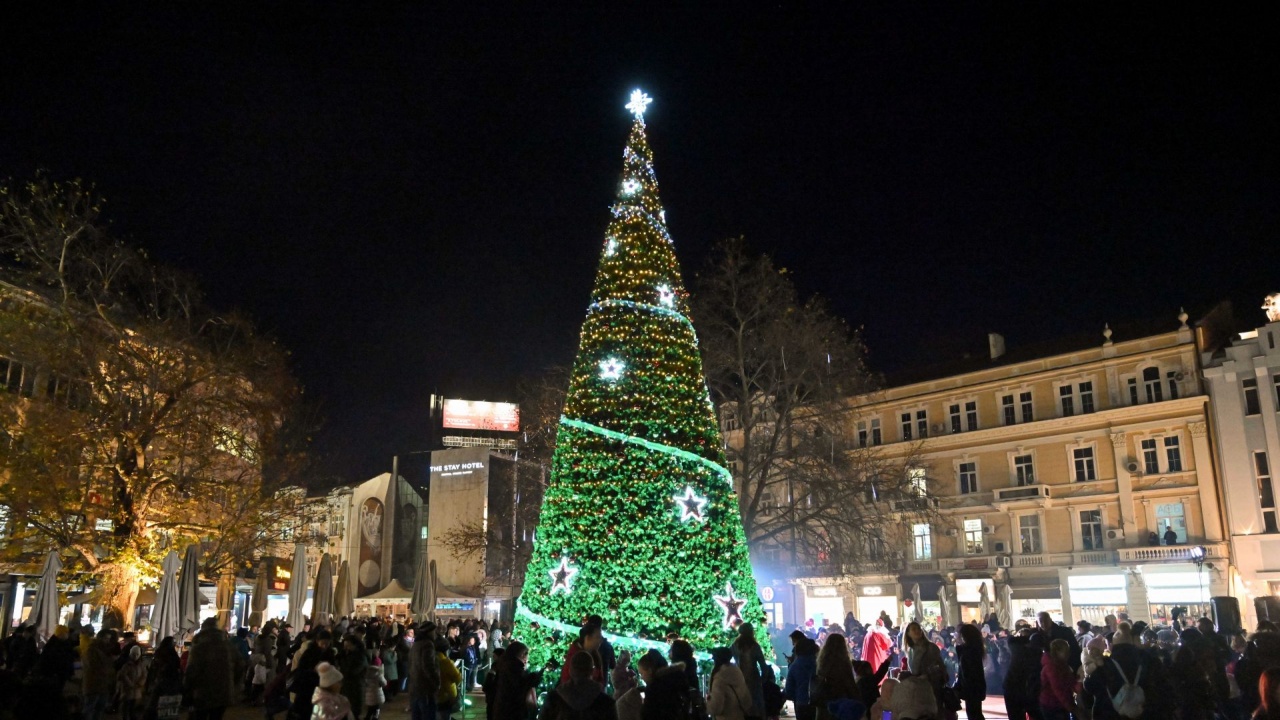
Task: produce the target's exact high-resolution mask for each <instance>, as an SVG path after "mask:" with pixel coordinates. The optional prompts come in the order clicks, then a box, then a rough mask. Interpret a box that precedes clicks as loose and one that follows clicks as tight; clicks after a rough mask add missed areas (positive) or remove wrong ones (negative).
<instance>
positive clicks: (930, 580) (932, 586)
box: [898, 575, 942, 602]
mask: <svg viewBox="0 0 1280 720" xmlns="http://www.w3.org/2000/svg"><path fill="white" fill-rule="evenodd" d="M898 580H899V582H901V583H902V596H903V597H910V596H911V586H912V585H915V584H916V583H919V584H920V600H921V601H922V602H930V601H932V602H937V600H938V590H939V589H940V588H941V587H942V576H941V575H903V576H902V577H900V578H898Z"/></svg>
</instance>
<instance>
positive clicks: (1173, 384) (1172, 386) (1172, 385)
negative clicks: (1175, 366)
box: [1164, 370, 1178, 400]
mask: <svg viewBox="0 0 1280 720" xmlns="http://www.w3.org/2000/svg"><path fill="white" fill-rule="evenodd" d="M1164 376H1165V378H1166V379H1168V380H1169V399H1170V400H1177V399H1178V371H1177V370H1170V371H1169V372H1167V373H1165V374H1164Z"/></svg>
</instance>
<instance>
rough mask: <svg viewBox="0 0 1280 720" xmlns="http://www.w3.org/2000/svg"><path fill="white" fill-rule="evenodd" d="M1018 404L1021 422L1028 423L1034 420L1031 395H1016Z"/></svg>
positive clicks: (1026, 393) (1025, 393)
mask: <svg viewBox="0 0 1280 720" xmlns="http://www.w3.org/2000/svg"><path fill="white" fill-rule="evenodd" d="M1018 403H1019V404H1020V405H1022V422H1024V423H1029V422H1031V421H1032V420H1034V419H1035V414H1034V413H1033V412H1032V407H1031V393H1030V392H1024V393H1021V394H1020V395H1018Z"/></svg>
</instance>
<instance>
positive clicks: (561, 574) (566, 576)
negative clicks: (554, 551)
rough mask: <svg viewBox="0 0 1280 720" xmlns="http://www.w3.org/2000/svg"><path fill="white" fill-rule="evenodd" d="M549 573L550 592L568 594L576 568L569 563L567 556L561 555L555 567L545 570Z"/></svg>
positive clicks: (571, 588) (576, 572) (571, 587)
mask: <svg viewBox="0 0 1280 720" xmlns="http://www.w3.org/2000/svg"><path fill="white" fill-rule="evenodd" d="M547 573H548V574H549V575H551V594H552V595H555V594H556V593H557V592H564V594H565V595H568V594H569V593H570V591H572V590H573V578H574V576H575V575H577V574H578V568H576V567H573V566H571V565H570V564H569V556H568V555H561V556H560V564H559V565H558V566H557V567H553V568H551V569H550V570H549V571H547Z"/></svg>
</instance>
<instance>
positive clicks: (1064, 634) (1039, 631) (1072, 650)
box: [1032, 612, 1083, 670]
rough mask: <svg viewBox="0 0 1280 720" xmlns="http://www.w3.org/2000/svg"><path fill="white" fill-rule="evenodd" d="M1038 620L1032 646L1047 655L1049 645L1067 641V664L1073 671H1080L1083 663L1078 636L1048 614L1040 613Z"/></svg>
mask: <svg viewBox="0 0 1280 720" xmlns="http://www.w3.org/2000/svg"><path fill="white" fill-rule="evenodd" d="M1038 620H1039V622H1038V624H1037V626H1036V636H1035V637H1033V638H1032V644H1033V645H1035V646H1036V647H1038V648H1039V649H1040V651H1041V653H1045V652H1048V650H1049V644H1050V643H1052V642H1053V641H1054V640H1065V641H1066V643H1067V652H1068V653H1069V654H1068V656H1067V664H1068V665H1070V666H1071V669H1072V670H1079V669H1080V665H1082V664H1083V661H1082V660H1081V659H1080V641H1079V640H1077V639H1076V634H1075V633H1073V632H1071V628H1069V627H1066V626H1064V625H1059V624H1057V623H1055V622H1054V621H1053V618H1052V617H1051V616H1050V615H1049V613H1047V612H1042V613H1040V616H1039V618H1038Z"/></svg>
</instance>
